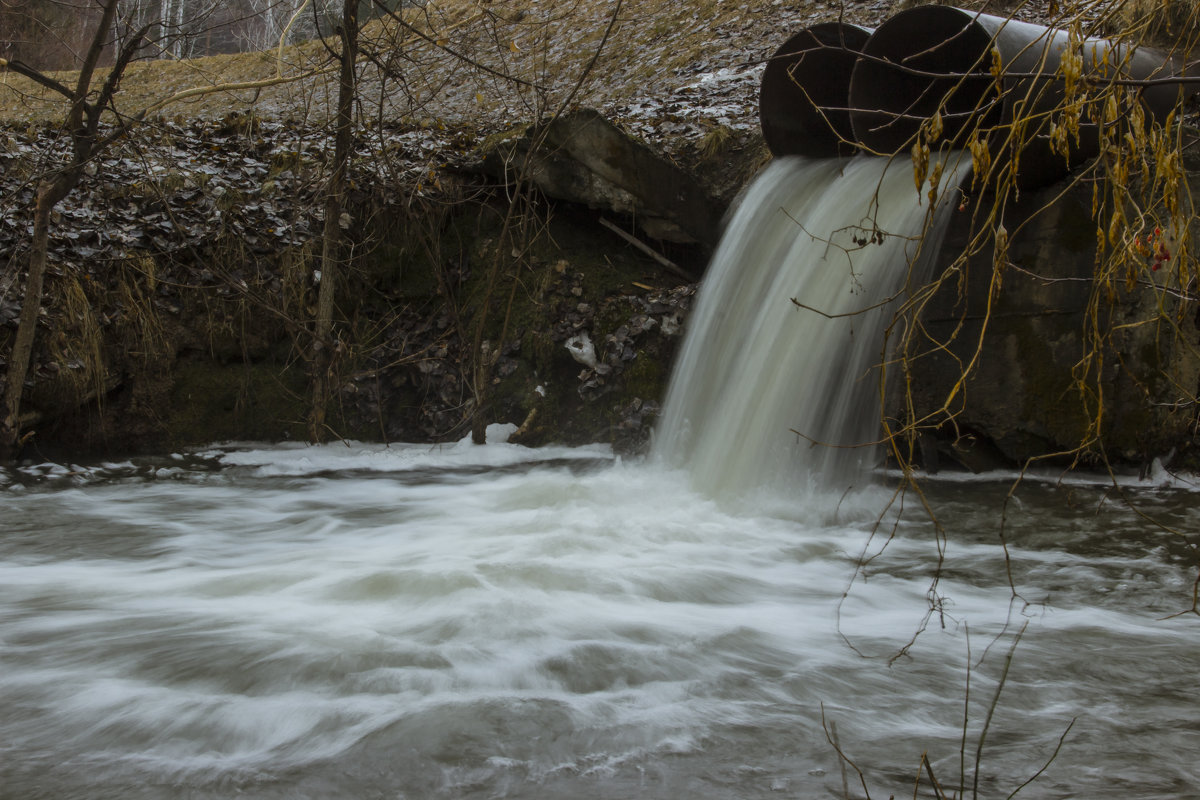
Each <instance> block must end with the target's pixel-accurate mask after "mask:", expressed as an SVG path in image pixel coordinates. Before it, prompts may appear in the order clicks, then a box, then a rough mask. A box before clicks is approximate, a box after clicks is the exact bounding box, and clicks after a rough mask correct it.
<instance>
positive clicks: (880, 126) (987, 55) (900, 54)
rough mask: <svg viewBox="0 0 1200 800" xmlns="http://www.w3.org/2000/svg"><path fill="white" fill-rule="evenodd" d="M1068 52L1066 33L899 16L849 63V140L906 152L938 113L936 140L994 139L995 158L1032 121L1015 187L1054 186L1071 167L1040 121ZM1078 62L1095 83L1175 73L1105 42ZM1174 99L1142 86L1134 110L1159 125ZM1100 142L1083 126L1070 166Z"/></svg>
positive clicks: (1000, 20) (1057, 92)
mask: <svg viewBox="0 0 1200 800" xmlns="http://www.w3.org/2000/svg"><path fill="white" fill-rule="evenodd" d="M1069 43H1070V37H1069V35H1068V34H1067V32H1066V31H1064V30H1060V29H1055V28H1047V27H1044V26H1042V25H1034V24H1031V23H1027V22H1020V21H1017V20H1012V19H1007V18H1004V17H996V16H991V15H988V14H978V13H976V12H973V11H966V10H964V9H961V8H954V7H952V6H917V7H915V8H911V9H908V10H906V11H902V12H900V13H898V14H896V15H895V16H893V17H891V18H890V19H888V20H887V21H886V22H884V23H883V24H882V25H880V26H879V28H878V29H877V30H876V31H875V33H874V34H872V35H871V37H870V38H869V39H868V40H867V43H866V44H865V45H864V46H863V48H862V55H861V57H860V58H859V59H858V61H857V63H856V64H855V67H854V72H853V75H852V76H851V80H850V91H849V97H848V104H849V106H850V108H851V109H852V110H851V112H850V122H851V127H852V129H853V132H854V138H855V140H856V141H857V142H858V143H859V144H860V145H861V146H862V147H863V148H864V149H866V150H868V151H871V152H876V153H882V154H892V153H896V152H899V151H901V150H905V149H907V148H909V147H911V146H912V144H913V143H914V142H915V141H916V138H917V134H918V132H919V130H920V128H921V125H922V123H924V122H925V120H927V119H929V118H930V117H932V116H933V115H934V114H935V113H937V112H939V111H940V113H941V115H942V124H943V130H942V137H941V138H942V139H944V140H948V141H951V142H953V143H955V144H958V145H960V146H961V145H963V144H965V138H966V137H965V134H966V133H967V132H969V131H970V130H972V129H978V130H980V132H981V135H983V136H987V135H988V134H989V133H990V134H991V138H990V141H989V145H990V146H991V147H992V148H993V151H995V150H996V149H997V148H999V147H1000V146H1001V145H1002V143H1003V139H1004V136H1005V135H1006V131H1007V129H1006V128H1005V126H1007V125H1009V124H1010V123H1012V122H1014V121H1015V120H1019V119H1023V118H1024V119H1030V120H1031V124H1030V126H1029V129H1028V131H1027V133H1026V136H1027V137H1028V138H1027V139H1026V140H1025V141H1023V142H1022V145H1021V147H1020V156H1019V160H1018V173H1017V180H1018V182H1019V183H1020V184H1021V185H1024V186H1036V185H1040V184H1045V183H1048V182H1050V181H1053V180H1055V179H1057V178H1058V177H1061V176H1062V175H1063V174H1065V173H1066V172H1067V170H1068V169H1069V167H1070V166H1071V165H1072V164H1068V163H1067V161H1066V159H1064V158H1063V156H1061V155H1057V154H1055V153H1053V152H1052V151H1051V148H1050V140H1049V120H1048V119H1047V118H1046V116H1045V114H1044V112H1047V111H1050V110H1052V109H1054V108H1055V107H1056V106H1057V105H1058V104H1059V103H1060V101H1061V100H1062V99H1063V92H1064V90H1063V85H1062V81H1061V78H1060V77H1056V73H1057V71H1058V69H1059V65H1060V63H1061V61H1062V56H1063V53H1064V52H1065V51H1066V49H1067V47H1068V45H1069ZM993 49H995V51H996V52H997V54H998V56H999V61H1000V68H1001V73H1000V81H999V87H997V82H996V80H995V78H993V76H992V74H991V69H992V64H993V55H992V51H993ZM1083 56H1084V64H1083V75H1084V76H1085V77H1088V76H1090V77H1093V78H1097V79H1100V80H1105V79H1107V78H1112V77H1117V76H1120V77H1122V78H1132V79H1135V80H1151V79H1155V78H1163V77H1169V76H1172V75H1174V74H1175V69H1174V66H1173V64H1172V62H1171V60H1170V59H1169V58H1167V57H1166V56H1165V55H1163V54H1161V53H1159V52H1157V51H1154V50H1150V49H1146V48H1136V49H1135V48H1130V47H1126V46H1123V45H1117V44H1114V43H1113V42H1110V41H1108V40H1102V39H1089V40H1086V41H1085V42H1084V46H1083ZM998 89H999V90H998ZM1180 96H1181V95H1180V91H1179V87H1178V86H1176V85H1172V84H1162V85H1149V86H1147V87H1146V88H1145V89H1144V90H1143V91H1141V92H1140V102H1141V103H1143V104H1144V106H1145V107H1146V109H1147V111H1148V112H1149V113H1148V114H1147V118H1148V119H1149V118H1150V117H1151V116H1156V117H1159V118H1162V117H1165V116H1166V114H1167V113H1168V112H1169V111H1170V109H1172V108H1174V107H1175V105H1176V104H1177V103H1178V101H1179V99H1180ZM1038 115H1042V116H1038ZM1097 142H1098V137H1097V135H1096V130H1095V128H1094V127H1092V128H1091V129H1090V130H1089V129H1088V128H1087V127H1086V126H1083V129H1082V130H1081V133H1080V143H1079V146H1078V149H1077V150H1076V152H1075V153H1074V156H1075V157H1074V158H1073V159H1072V163H1074V162H1077V161H1079V160H1082V159H1084V158H1088V157H1090V156H1093V155H1095V154H1096V151H1097Z"/></svg>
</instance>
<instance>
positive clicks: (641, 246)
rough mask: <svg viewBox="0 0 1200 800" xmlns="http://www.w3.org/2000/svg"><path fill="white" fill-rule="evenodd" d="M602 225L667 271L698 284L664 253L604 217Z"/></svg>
mask: <svg viewBox="0 0 1200 800" xmlns="http://www.w3.org/2000/svg"><path fill="white" fill-rule="evenodd" d="M600 224H601V225H603V226H604V227H606V228H608V229H609V230H610V231H612V232H613V233H615V234H616V235H617V236H620V237H621V238H622V239H624V240H625V241H627V242H629V243H630V244H631V245H633V246H634V247H636V248H637V249H638V250H641V251H642V252H643V253H645V254H646V255H648V256H650V257H651V258H653V259H654V260H655V261H657V262H658V263H659V264H661V265H662V266H663V268H664V269H665V270H667V271H668V272H671V273H674V274H675V275H678V276H679V277H680V278H683V279H684V280H686V281H688V282H689V283H695V282H696V277H695V276H694V275H692V274H691V273H690V272H688V271H687V270H686V269H684V268H683V267H681V266H679V265H678V264H676V263H675V262H674V261H672V260H671V259H669V258H667V257H666V256H664V255H663V254H662V253H659V252H658V251H657V250H655V249H654V248H652V247H651V246H650V245H648V244H646V243H645V242H643V241H641V240H640V239H638V238H637V237H636V236H634V235H633V234H631V233H628V232H626V231H624V230H621V229H620V228H618V227H617V226H616V225H614V224H612V223H611V222H609V221H608V220H606V219H605V218H604V217H601V218H600Z"/></svg>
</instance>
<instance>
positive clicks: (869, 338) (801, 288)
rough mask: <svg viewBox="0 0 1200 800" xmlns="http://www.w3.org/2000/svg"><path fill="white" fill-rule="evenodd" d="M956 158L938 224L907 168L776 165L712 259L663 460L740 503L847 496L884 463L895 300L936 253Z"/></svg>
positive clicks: (665, 428)
mask: <svg viewBox="0 0 1200 800" xmlns="http://www.w3.org/2000/svg"><path fill="white" fill-rule="evenodd" d="M958 155H959V154H951V156H950V157H948V158H947V159H946V163H945V164H944V174H943V176H942V180H941V185H942V187H943V189H942V192H941V196H942V200H941V201H940V202H939V207H938V208H937V209H936V213H933V214H931V213H930V209H929V202H928V199H927V198H926V197H925V194H926V189H927V186H928V185H926V187H925V188H923V190H922V192H921V193H920V194H918V193H917V191H916V188H915V187H914V185H913V173H912V167H911V165H910V164H909V163H908V162H907V161H904V162H889V161H888V160H887V159H878V158H857V159H853V160H851V161H848V162H847V161H837V160H822V161H810V160H805V159H800V158H787V159H777V160H776V161H775V162H774V163H772V164H771V165H770V166H769V167H768V168H767V169H766V170H765V171H764V172H763V174H762V175H760V176H759V177H758V179H757V180H755V182H754V184H753V185H752V186H751V187H750V189H749V191H748V192H747V194H746V196H745V198H744V199H743V200H742V202H741V205H740V206H739V208H738V210H737V212H736V214H735V216H734V217H733V220H732V221H731V223H730V225H729V228H728V230H727V231H726V232H725V235H724V237H723V238H722V240H721V244H720V246H719V247H718V249H717V252H716V253H715V255H714V256H713V261H712V264H711V266H710V267H709V270H708V274H707V277H706V278H705V282H704V286H703V288H702V289H701V291H700V295H699V302H698V304H697V307H696V309H695V310H694V311H693V312H692V317H691V319H690V321H689V332H688V335H687V339H686V341H685V343H684V347H683V351H682V353H681V354H680V357H679V360H678V361H677V363H676V365H675V372H674V375H673V377H672V380H671V386H670V390H669V392H668V395H667V402H666V406H665V409H664V414H663V421H662V424H661V425H660V427H659V429H658V432H657V440H656V443H655V454H656V455H657V456H658V457H659V458H661V459H662V460H664V461H666V462H667V463H669V464H673V465H676V466H685V465H686V466H687V468H688V469H689V471H690V472H691V474H692V477H693V484H694V485H695V486H696V488H698V489H700V490H702V491H705V492H707V493H710V494H717V495H726V496H728V495H737V494H742V493H744V492H746V491H749V490H753V489H756V488H782V487H789V486H795V485H796V484H797V483H798V482H813V483H817V484H820V485H823V486H826V487H840V486H845V485H849V484H851V483H853V482H854V481H855V480H856V478H857V477H858V476H859V475H860V474H861V472H862V471H863V470H864V469H866V468H869V467H871V466H873V465H874V463H875V460H876V455H877V450H878V448H877V447H875V446H872V444H871V443H872V442H873V441H874V440H876V439H877V438H878V429H879V397H880V380H879V378H880V375H879V365H880V364H881V362H882V359H883V356H884V349H883V348H884V338H885V337H884V332H885V329H886V327H887V325H888V322H889V320H890V318H891V314H892V312H893V311H894V305H893V304H892V303H890V302H889V300H890V299H891V298H894V297H896V296H897V295H899V294H902V293H903V290H904V287H905V285H906V282H907V281H908V280H909V276H910V274H912V272H911V269H910V268H911V267H912V266H913V265H919V264H920V263H921V262H922V260H923V259H924V258H926V257H928V256H929V255H931V254H934V253H936V252H937V249H938V247H939V245H940V242H941V238H942V235H943V234H944V231H945V227H946V221H947V220H948V214H947V213H946V212H947V211H948V209H949V208H951V207H952V203H950V202H948V201H947V200H946V198H947V197H952V196H953V195H955V194H956V192H953V191H950V189H952V188H955V187H957V186H958V182H959V180H960V179H961V176H962V175H965V174H966V173H967V167H968V165H967V164H963V163H962V162H963V161H965V159H960V158H958V157H957V156H958ZM931 166H932V167H933V168H934V169H936V166H935V165H931ZM880 234H882V236H883V238H882V240H880ZM864 239H865V240H866V242H867V243H866V244H865V245H864V244H862V242H863V240H864ZM917 277H919V276H917ZM793 298H794V299H795V300H796V301H797V302H798V303H799V304H801V306H797V305H796V303H793V302H792V301H793Z"/></svg>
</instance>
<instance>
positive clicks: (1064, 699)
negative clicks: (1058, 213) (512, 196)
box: [0, 445, 1200, 800]
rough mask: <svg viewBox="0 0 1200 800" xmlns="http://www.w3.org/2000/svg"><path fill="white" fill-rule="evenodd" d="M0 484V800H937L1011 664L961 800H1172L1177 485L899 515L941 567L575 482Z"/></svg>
mask: <svg viewBox="0 0 1200 800" xmlns="http://www.w3.org/2000/svg"><path fill="white" fill-rule="evenodd" d="M879 480H880V482H881V484H886V482H887V479H886V477H881V478H879ZM0 481H3V484H2V485H0V503H2V504H3V505H2V514H3V533H2V534H0V797H3V798H13V799H14V800H15V799H16V798H21V799H22V800H23V799H24V798H110V797H111V798H131V799H132V798H218V797H237V796H242V797H264V798H302V797H313V798H327V797H347V798H385V797H386V798H423V797H447V798H460V797H461V798H485V797H487V798H491V797H517V798H559V797H571V798H627V797H661V798H679V797H698V798H756V797H763V798H766V797H772V798H773V797H801V798H810V797H842V796H844V795H843V790H842V780H843V778H842V768H841V765H840V762H839V759H838V757H837V755H836V753H835V751H834V748H833V746H832V745H831V744H830V742H829V741H828V738H829V736H830V735H831V734H832V732H833V727H836V732H837V738H838V741H839V743H840V745H841V747H842V749H843V751H844V752H845V753H846V755H847V756H849V757H850V758H851V759H853V761H854V763H855V764H856V765H857V766H858V767H859V768H861V769H862V770H863V772H864V779H865V781H866V784H867V787H868V788H869V790H870V792H871V796H872V797H881V798H886V797H888V795H889V794H891V793H895V794H896V796H897V797H909V796H912V792H913V786H914V779H915V778H916V775H917V772H918V767H919V764H920V759H921V754H922V753H928V757H929V759H930V761H931V763H932V767H933V770H934V772H935V774H936V775H937V777H938V778H939V780H941V781H942V783H943V784H944V785H946V786H952V787H954V788H955V789H957V787H958V784H959V782H960V776H962V775H965V782H966V785H967V788H968V792H969V791H970V789H971V786H972V783H973V780H974V776H975V772H976V770H975V752H976V746H977V743H978V741H979V737H980V732H981V729H982V726H983V724H984V720H985V718H986V717H987V715H988V709H989V707H990V706H991V704H992V698H993V696H994V694H995V691H996V687H997V682H998V679H999V676H1000V674H1001V673H1002V671H1003V670H1004V667H1005V662H1006V659H1007V657H1008V654H1009V652H1010V649H1011V648H1012V646H1013V643H1014V640H1015V638H1016V636H1015V635H1016V633H1017V632H1018V631H1020V630H1021V629H1022V628H1024V633H1023V635H1022V636H1021V637H1020V641H1019V643H1018V644H1017V646H1016V648H1015V650H1013V651H1012V657H1011V664H1010V666H1009V669H1008V674H1007V681H1006V683H1005V685H1004V688H1003V692H1002V694H1001V695H1000V700H999V702H998V703H997V704H996V707H995V710H994V715H993V717H992V719H991V722H990V727H989V730H988V733H987V737H986V742H985V746H984V748H983V751H982V757H981V762H980V768H979V784H978V788H979V796H981V797H1006V796H1008V794H1009V793H1010V792H1011V791H1012V790H1014V789H1016V788H1017V787H1018V786H1020V784H1021V783H1022V782H1023V781H1025V780H1026V779H1028V778H1029V777H1031V776H1032V775H1033V774H1034V773H1036V772H1037V771H1038V770H1039V769H1040V768H1041V767H1042V766H1043V765H1044V764H1045V763H1046V761H1047V760H1048V759H1050V758H1051V756H1052V754H1053V753H1054V751H1055V748H1056V747H1057V746H1058V743H1059V738H1060V736H1061V735H1062V734H1063V732H1064V731H1065V730H1066V729H1067V727H1068V725H1071V726H1072V727H1071V729H1070V732H1069V734H1068V735H1067V736H1066V738H1065V740H1064V741H1063V743H1062V746H1061V750H1060V751H1059V753H1058V755H1057V757H1056V758H1054V760H1053V762H1052V763H1051V764H1050V765H1049V766H1048V767H1047V768H1046V770H1045V772H1044V774H1043V775H1042V776H1041V777H1040V779H1039V780H1038V781H1037V782H1035V783H1033V784H1032V785H1030V786H1029V787H1028V788H1026V789H1025V790H1024V791H1023V792H1022V793H1021V795H1020V796H1021V797H1081V798H1082V797H1087V798H1129V797H1138V798H1153V797H1161V798H1168V797H1169V798H1176V797H1197V796H1200V790H1197V788H1196V787H1197V785H1200V758H1198V757H1197V753H1200V713H1198V712H1200V708H1198V704H1197V701H1196V678H1197V674H1198V673H1197V654H1198V652H1200V650H1198V648H1197V644H1198V643H1200V619H1197V618H1196V617H1195V616H1191V615H1184V616H1178V617H1171V616H1170V615H1172V614H1174V613H1176V612H1179V611H1182V610H1185V609H1187V608H1189V607H1190V605H1191V594H1192V591H1193V585H1194V581H1195V579H1196V575H1197V566H1196V550H1195V548H1196V546H1197V543H1198V538H1197V534H1196V533H1195V531H1196V530H1197V524H1196V523H1197V516H1198V514H1200V512H1198V511H1197V503H1196V500H1197V497H1198V496H1200V495H1197V494H1196V492H1195V490H1194V489H1191V488H1187V487H1186V486H1183V485H1181V484H1178V483H1176V484H1171V485H1167V484H1164V483H1159V484H1136V483H1134V484H1130V486H1129V487H1128V488H1127V489H1125V490H1123V491H1124V492H1125V493H1126V495H1127V499H1132V500H1133V501H1134V502H1135V503H1136V506H1137V509H1138V512H1140V513H1135V512H1134V511H1132V510H1130V508H1129V506H1128V505H1127V504H1126V503H1125V502H1124V501H1123V500H1122V499H1121V497H1120V496H1119V495H1120V492H1118V491H1116V490H1114V489H1113V487H1111V486H1105V485H1104V483H1103V482H1102V481H1099V480H1097V481H1090V480H1086V479H1073V480H1071V481H1067V482H1051V481H1038V480H1031V481H1028V482H1026V483H1025V484H1023V485H1022V486H1021V487H1020V488H1019V489H1018V490H1017V491H1016V493H1015V496H1014V499H1013V500H1012V501H1010V502H1009V504H1008V506H1007V508H1005V506H1004V504H1003V499H1004V496H1005V494H1006V493H1007V492H1008V489H1009V486H1010V482H1011V481H1010V479H1009V478H1002V477H996V478H995V479H991V480H989V479H986V478H976V479H972V480H970V481H962V482H955V481H951V480H941V481H936V482H929V483H927V484H926V490H927V491H928V493H929V497H930V502H931V504H932V507H933V509H934V510H935V512H936V516H937V519H938V520H939V522H940V523H941V525H942V526H943V529H944V536H943V535H940V534H939V533H938V529H937V527H936V526H935V525H934V524H933V523H932V522H931V521H930V519H929V517H928V515H927V514H925V513H924V512H922V511H920V510H919V509H918V505H917V504H916V502H915V499H914V498H913V497H912V496H911V495H910V496H908V497H906V498H905V499H904V506H905V508H904V510H903V512H902V513H899V514H897V508H898V505H899V504H898V503H895V502H891V503H890V509H891V510H885V509H887V508H889V502H890V500H891V498H892V494H891V491H890V490H889V489H888V488H887V487H886V485H881V486H879V487H877V488H872V489H868V490H864V491H859V492H851V493H850V494H848V495H845V496H843V495H842V493H841V492H838V493H830V494H828V495H824V494H821V493H820V492H810V493H808V494H805V495H804V496H796V497H790V496H789V497H784V498H781V497H775V498H773V499H768V498H765V497H757V498H753V499H752V500H751V499H748V498H742V499H741V500H740V501H739V500H736V499H735V500H731V501H729V502H726V503H725V504H724V505H718V504H716V503H714V502H713V501H711V500H709V499H707V498H706V497H703V496H701V495H698V494H696V493H694V492H693V491H692V490H691V489H689V488H687V481H686V480H685V478H684V476H681V475H680V474H678V473H675V472H671V471H668V470H663V469H659V468H657V467H654V466H651V465H646V464H638V463H633V464H630V463H620V462H617V461H614V460H612V459H611V458H610V457H609V456H608V454H607V453H606V452H605V451H603V450H600V449H595V448H588V449H582V450H566V449H559V450H546V451H533V450H525V449H522V448H519V447H515V446H509V445H489V446H487V447H483V448H478V447H469V446H466V445H457V446H452V447H448V448H441V449H430V448H417V447H392V448H390V449H387V448H380V447H368V446H356V447H346V446H344V445H337V446H330V447H322V448H296V447H292V448H253V447H244V448H230V449H225V450H220V449H214V450H212V451H210V452H209V453H207V454H203V457H196V456H189V457H186V458H184V457H178V458H174V459H162V460H157V461H146V462H137V463H127V464H120V465H107V466H104V467H99V468H95V467H93V468H67V467H50V466H45V467H42V468H29V469H26V470H24V471H21V472H17V473H7V474H5V475H4V477H3V478H0ZM1141 513H1144V514H1147V515H1149V517H1151V518H1152V519H1153V520H1157V521H1161V522H1163V523H1166V524H1168V525H1170V526H1173V527H1174V528H1175V529H1176V530H1177V531H1178V533H1171V532H1168V531H1165V530H1162V529H1160V528H1159V527H1157V526H1156V524H1155V523H1154V522H1152V521H1150V520H1148V519H1146V518H1144V517H1143V516H1141V515H1140V514H1141ZM1002 515H1004V516H1006V529H1005V538H1006V541H1007V556H1006V554H1005V552H1004V549H1003V548H1002V547H1001V545H1000V539H999V526H998V521H999V520H1000V518H1001V516H1002ZM881 516H882V518H883V524H882V525H877V524H876V522H877V520H878V519H879V518H880V517H881ZM885 543H886V547H885V546H884V545H885ZM939 552H941V553H942V554H943V555H942V557H941V558H940V559H939ZM1009 575H1011V585H1010V581H1009ZM935 579H936V580H935ZM1014 590H1015V593H1014ZM931 608H932V610H931ZM922 630H923V632H921V633H920V635H919V636H916V634H917V633H918V631H922ZM914 636H916V639H915V643H913V644H912V646H911V647H910V648H909V649H908V650H907V651H906V653H905V654H904V655H900V656H899V657H897V653H899V652H900V651H901V650H902V649H903V648H904V647H905V646H906V645H907V644H909V643H910V641H911V640H913V637H914ZM968 679H969V696H968ZM964 714H965V715H966V717H967V719H966V736H965V738H966V743H965V745H964V742H963V739H964V731H963V727H964ZM823 719H824V721H823ZM1072 722H1073V724H1072ZM831 723H832V725H831ZM848 783H849V787H850V794H851V795H852V796H862V795H863V789H862V784H861V782H860V780H859V778H858V776H857V775H856V774H855V773H854V771H853V770H852V769H850V770H849V772H848ZM922 785H923V786H927V783H924V784H922Z"/></svg>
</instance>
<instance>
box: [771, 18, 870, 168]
mask: <svg viewBox="0 0 1200 800" xmlns="http://www.w3.org/2000/svg"><path fill="white" fill-rule="evenodd" d="M870 35H871V29H870V28H863V27H860V26H858V25H849V24H844V23H840V22H822V23H819V24H817V25H813V26H812V27H810V28H805V29H804V30H802V31H800V32H799V33H797V34H796V35H795V36H793V37H792V38H790V39H788V40H787V41H786V42H784V43H783V46H782V47H780V48H779V49H778V50H776V51H775V54H774V55H773V56H771V59H770V60H769V61H768V62H767V68H766V71H764V72H763V77H762V87H761V90H760V91H759V97H758V111H759V120H760V121H761V123H762V131H763V138H764V139H766V142H767V147H768V148H769V149H770V150H771V153H772V154H773V155H776V156H786V155H802V156H811V157H814V158H827V157H831V156H837V155H843V156H847V155H851V154H853V153H854V152H855V150H856V149H857V148H856V147H855V145H854V133H853V129H852V127H851V124H850V112H849V108H848V100H849V95H850V76H851V74H852V73H853V71H854V64H855V62H856V61H857V60H858V52H859V51H860V50H862V48H863V46H864V45H865V44H866V43H867V38H868V37H869V36H870Z"/></svg>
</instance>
